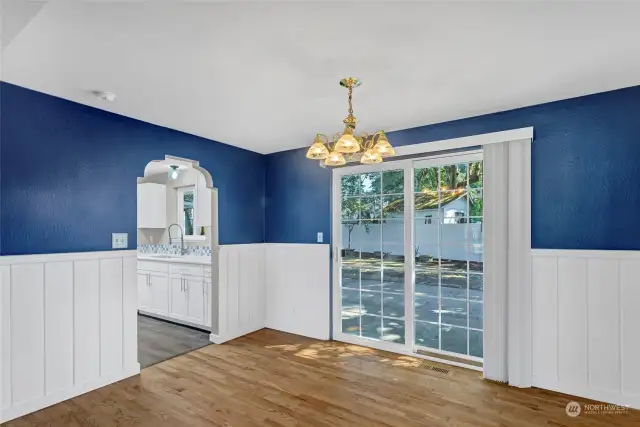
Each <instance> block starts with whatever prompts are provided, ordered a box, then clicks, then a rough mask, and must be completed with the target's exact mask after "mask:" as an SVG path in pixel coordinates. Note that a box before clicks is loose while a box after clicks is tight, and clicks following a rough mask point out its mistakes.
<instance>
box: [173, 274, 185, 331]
mask: <svg viewBox="0 0 640 427" xmlns="http://www.w3.org/2000/svg"><path fill="white" fill-rule="evenodd" d="M186 295H187V291H186V288H185V284H184V277H182V276H177V277H175V276H172V277H171V317H172V318H174V319H177V320H184V321H188V320H189V310H188V306H187V296H186Z"/></svg>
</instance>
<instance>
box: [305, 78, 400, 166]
mask: <svg viewBox="0 0 640 427" xmlns="http://www.w3.org/2000/svg"><path fill="white" fill-rule="evenodd" d="M360 84H361V82H360V80H358V79H356V78H354V77H347V78H345V79H342V80H340V85H341V86H343V87H346V88H347V89H348V90H349V115H348V116H347V117H346V118H345V119H344V120H343V123H344V124H345V128H344V131H343V132H342V134H337V135H334V136H333V137H332V138H331V139H329V138H328V137H327V136H325V135H323V134H318V135H316V139H315V141H314V142H313V144H312V145H311V147H309V150H308V151H307V158H309V159H312V160H324V164H325V165H326V166H342V165H344V164H346V163H347V160H349V161H350V160H352V159H354V158H357V157H356V156H359V160H360V163H363V164H374V163H380V162H382V159H383V158H384V157H390V156H394V155H395V154H396V150H395V149H394V148H393V146H392V145H391V143H390V142H389V140H388V139H387V136H386V135H385V133H384V131H381V130H380V131H378V132H376V133H374V134H367V133H362V134H361V135H356V134H355V129H356V122H357V120H356V118H355V117H354V115H353V106H352V104H351V100H352V95H353V89H354V88H356V87H358V86H360ZM345 155H346V156H347V158H346V159H345Z"/></svg>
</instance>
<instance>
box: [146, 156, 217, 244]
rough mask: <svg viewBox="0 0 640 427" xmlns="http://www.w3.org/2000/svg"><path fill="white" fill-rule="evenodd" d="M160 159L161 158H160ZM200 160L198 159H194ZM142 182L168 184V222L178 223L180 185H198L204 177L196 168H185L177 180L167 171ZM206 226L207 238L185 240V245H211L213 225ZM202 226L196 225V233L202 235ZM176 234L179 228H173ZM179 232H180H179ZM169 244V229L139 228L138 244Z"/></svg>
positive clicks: (148, 177)
mask: <svg viewBox="0 0 640 427" xmlns="http://www.w3.org/2000/svg"><path fill="white" fill-rule="evenodd" d="M158 160H160V159H158ZM192 160H198V159H192ZM141 178H142V180H141V181H140V182H153V183H155V184H163V185H166V186H167V206H166V209H167V224H174V223H178V212H177V211H178V192H177V189H178V188H180V187H189V186H196V185H197V183H198V180H199V179H204V176H203V174H202V172H200V171H198V170H196V169H185V170H182V171H181V172H180V175H179V176H178V178H177V179H176V180H170V179H169V175H168V174H167V173H162V174H158V175H151V176H147V177H141ZM204 228H205V238H204V239H203V240H192V241H185V242H184V244H185V246H209V245H210V244H211V239H210V236H211V227H204ZM200 229H201V227H199V226H196V233H197V234H198V235H200ZM173 231H174V234H173V236H174V237H175V236H176V233H177V229H175V230H173ZM178 234H179V233H178ZM166 244H169V231H168V229H164V230H160V229H153V228H139V229H138V245H166Z"/></svg>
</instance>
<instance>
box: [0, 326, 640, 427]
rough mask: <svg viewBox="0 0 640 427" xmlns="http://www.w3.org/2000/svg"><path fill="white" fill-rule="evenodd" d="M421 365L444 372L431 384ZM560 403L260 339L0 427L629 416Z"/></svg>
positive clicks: (266, 333)
mask: <svg viewBox="0 0 640 427" xmlns="http://www.w3.org/2000/svg"><path fill="white" fill-rule="evenodd" d="M425 365H431V366H437V367H443V368H446V369H449V374H443V373H439V372H435V371H432V370H430V369H428V368H427V367H426V366H425ZM572 400H577V401H579V402H582V403H593V402H591V401H588V400H586V399H581V398H574V397H571V396H566V395H563V394H559V393H554V392H550V391H546V390H538V389H517V388H513V387H509V386H506V385H503V384H496V383H492V382H490V381H485V380H482V378H481V375H480V374H479V373H478V372H475V371H469V370H465V369H461V368H455V367H450V366H444V365H439V364H437V363H434V362H427V361H424V360H422V359H418V358H413V357H408V356H402V355H396V354H391V353H386V352H381V351H376V350H372V349H368V348H364V347H359V346H354V345H349V344H343V343H338V342H325V341H317V340H313V339H310V338H304V337H300V336H296V335H290V334H285V333H282V332H277V331H272V330H268V329H264V330H262V331H258V332H255V333H253V334H250V335H248V336H245V337H242V338H239V339H236V340H234V341H231V342H229V343H226V344H223V345H211V346H208V347H204V348H201V349H199V350H196V351H193V352H191V353H187V354H185V355H182V356H179V357H177V358H175V359H171V360H168V361H165V362H162V363H159V364H157V365H154V366H151V367H149V368H147V369H144V370H143V371H142V373H141V374H140V375H139V376H136V377H133V378H129V379H127V380H124V381H121V382H119V383H116V384H112V385H110V386H107V387H104V388H102V389H99V390H95V391H93V392H90V393H87V394H85V395H82V396H79V397H76V398H74V399H71V400H69V401H66V402H63V403H60V404H58V405H55V406H52V407H50V408H47V409H44V410H42V411H39V412H36V413H34V414H30V415H27V416H25V417H23V418H20V419H18V420H14V421H11V422H9V423H7V424H6V427H32V426H52V427H57V426H73V427H75V426H79V427H85V426H92V427H114V426H136V427H147V426H148V427H165V426H166V427H177V426H196V427H197V426H225V427H229V426H233V427H245V426H247V427H252V426H273V427H293V426H315V427H359V426H363V427H365V426H366V427H370V426H383V427H413V426H429V427H453V426H456V427H505V426H517V427H539V426H554V427H587V426H589V427H617V426H620V427H622V426H624V427H631V426H640V412H638V411H629V412H628V413H627V414H624V415H597V414H582V415H580V416H579V417H577V418H570V417H569V416H567V415H566V413H565V405H566V404H567V403H568V402H569V401H572Z"/></svg>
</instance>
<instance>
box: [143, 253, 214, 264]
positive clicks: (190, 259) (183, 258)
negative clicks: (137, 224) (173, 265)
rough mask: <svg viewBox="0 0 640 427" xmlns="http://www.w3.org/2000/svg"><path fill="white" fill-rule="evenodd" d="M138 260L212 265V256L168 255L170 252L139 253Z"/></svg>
mask: <svg viewBox="0 0 640 427" xmlns="http://www.w3.org/2000/svg"><path fill="white" fill-rule="evenodd" d="M138 260H140V261H155V262H179V263H184V264H204V265H211V256H203V255H168V254H145V253H138Z"/></svg>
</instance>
